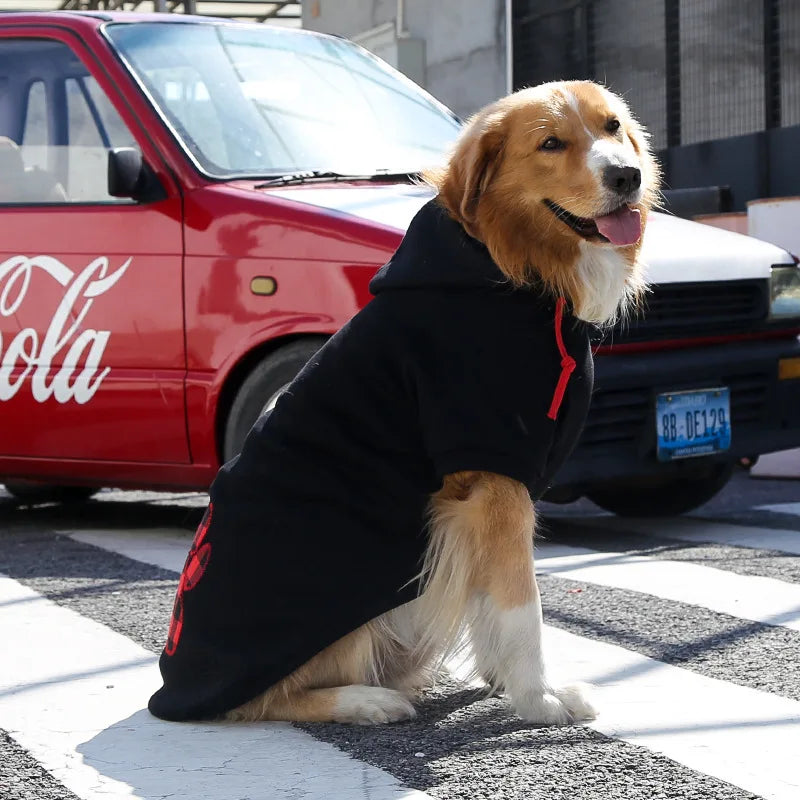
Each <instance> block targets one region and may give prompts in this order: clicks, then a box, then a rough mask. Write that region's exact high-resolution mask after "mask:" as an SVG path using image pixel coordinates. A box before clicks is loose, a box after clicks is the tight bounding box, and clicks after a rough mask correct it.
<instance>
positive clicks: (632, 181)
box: [603, 167, 642, 196]
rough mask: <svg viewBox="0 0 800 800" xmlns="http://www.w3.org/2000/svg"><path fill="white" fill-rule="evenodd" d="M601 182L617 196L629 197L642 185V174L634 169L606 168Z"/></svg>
mask: <svg viewBox="0 0 800 800" xmlns="http://www.w3.org/2000/svg"><path fill="white" fill-rule="evenodd" d="M603 182H604V183H605V185H606V186H607V187H608V188H609V189H611V191H612V192H616V193H617V194H619V195H623V196H625V195H629V194H631V193H632V192H635V191H636V190H637V189H638V188H639V187H640V186H641V185H642V173H641V172H640V171H639V170H638V169H637V168H636V167H606V169H605V171H604V172H603Z"/></svg>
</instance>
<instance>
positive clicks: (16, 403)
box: [0, 12, 800, 513]
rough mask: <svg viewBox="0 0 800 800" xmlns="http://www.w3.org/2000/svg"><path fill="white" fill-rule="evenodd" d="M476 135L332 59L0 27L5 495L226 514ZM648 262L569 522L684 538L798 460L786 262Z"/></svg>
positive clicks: (652, 248) (663, 251)
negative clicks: (312, 374) (226, 505)
mask: <svg viewBox="0 0 800 800" xmlns="http://www.w3.org/2000/svg"><path fill="white" fill-rule="evenodd" d="M458 129H459V121H458V120H457V119H456V118H455V117H454V116H453V114H452V113H450V112H449V111H448V110H447V109H446V108H445V107H444V106H442V105H441V104H440V103H438V102H437V101H436V100H434V99H433V98H432V97H430V96H429V95H428V94H426V93H425V92H423V91H422V90H421V89H420V88H419V87H417V86H416V85H414V84H413V83H412V82H410V81H408V80H407V79H405V78H404V77H402V76H401V75H400V74H399V73H397V72H395V71H394V70H392V69H391V68H389V67H388V66H387V65H385V64H384V63H383V62H381V61H380V60H379V59H377V58H375V57H374V56H372V55H370V54H368V53H367V52H366V51H365V50H363V49H361V48H359V47H357V46H356V45H353V44H351V43H349V42H347V41H345V40H343V39H340V38H337V37H330V36H323V35H318V34H314V33H309V32H304V31H294V30H286V29H281V28H275V27H268V26H258V25H246V24H239V23H225V22H222V21H215V20H210V19H206V18H193V17H184V16H180V17H178V16H173V15H150V16H146V15H134V14H129V13H126V14H100V13H98V14H89V13H71V12H51V13H41V14H5V15H2V16H0V481H3V482H4V483H5V485H6V487H7V489H9V490H10V491H11V492H12V493H13V494H16V495H19V496H21V497H31V496H39V497H43V496H45V495H50V496H53V495H57V496H60V497H62V498H67V497H72V498H76V497H86V496H88V495H89V494H91V492H92V491H94V490H95V489H97V488H99V487H102V486H124V487H149V488H163V489H183V488H188V489H205V488H207V487H208V485H209V483H210V481H211V480H212V479H213V477H214V475H215V474H216V471H217V469H218V467H219V466H220V464H221V463H222V462H223V461H224V460H226V459H228V458H230V457H231V456H233V455H234V454H235V453H236V452H237V451H238V448H239V446H240V445H241V442H242V440H243V438H244V436H245V434H246V432H247V430H248V429H249V428H250V426H251V424H252V423H253V421H254V420H255V418H256V417H257V416H258V414H260V413H261V412H262V410H263V409H265V408H269V406H270V404H271V403H273V402H274V400H275V398H276V397H277V395H278V394H279V393H280V392H281V391H282V390H283V388H284V387H285V386H286V385H288V384H289V383H290V381H291V380H292V378H293V377H294V376H295V374H296V373H297V372H298V370H299V369H300V368H301V366H302V365H303V364H304V362H305V361H306V360H307V359H308V357H309V356H310V355H311V354H312V352H313V351H314V350H315V348H317V347H318V346H319V344H320V343H321V342H322V341H324V339H325V337H327V336H328V335H330V334H331V333H333V332H334V331H336V330H337V329H338V328H339V327H340V326H341V325H342V324H343V323H344V322H345V321H346V320H347V319H349V318H350V317H351V316H352V315H353V314H355V313H356V312H357V311H358V310H359V309H360V308H361V307H363V306H364V305H365V304H366V303H367V302H369V300H370V295H369V292H368V288H367V284H368V282H369V280H370V278H371V276H372V275H373V273H374V271H375V269H376V268H377V267H378V266H380V265H381V264H382V263H383V262H384V261H385V260H386V259H387V257H388V256H389V255H390V254H391V253H392V251H393V250H394V249H395V247H396V246H397V244H398V243H399V241H400V239H401V237H402V234H403V231H404V230H405V227H406V225H407V224H408V222H409V220H410V219H411V217H412V216H413V214H414V213H415V212H416V210H417V209H418V208H419V207H420V206H421V205H422V204H423V203H424V202H425V201H426V200H427V199H428V198H429V196H430V193H429V191H428V190H427V189H424V188H420V187H418V186H415V185H414V184H413V182H412V181H411V180H409V178H408V176H409V174H413V173H416V172H417V171H418V170H419V169H420V168H421V167H424V166H427V165H430V164H433V163H436V162H437V161H439V160H440V159H441V157H442V154H443V153H444V152H445V150H446V148H447V146H448V145H449V143H450V142H451V141H452V140H453V138H454V137H455V135H456V134H457V132H458ZM645 249H646V251H647V252H648V253H649V254H650V258H649V260H650V262H651V279H652V280H653V281H654V283H655V288H654V292H653V294H652V296H651V301H650V311H649V313H648V314H647V315H646V316H645V317H644V318H643V319H640V320H637V321H634V322H633V323H631V324H629V325H628V326H627V327H626V328H624V329H620V330H619V331H617V332H616V333H615V334H614V336H612V337H609V341H613V347H612V348H611V349H610V350H609V347H608V343H606V344H605V345H603V347H601V349H600V353H599V357H598V359H597V394H596V398H595V402H594V404H593V408H592V411H591V413H590V418H589V421H588V424H587V428H586V433H585V435H584V438H583V440H582V442H581V445H580V446H579V447H578V449H577V451H576V453H575V455H574V456H573V458H572V459H571V461H570V462H569V464H568V465H567V466H566V467H565V469H564V470H563V471H562V474H561V475H559V478H558V484H557V485H556V486H555V487H554V488H553V491H552V492H551V494H550V497H551V498H552V499H556V500H570V499H573V498H575V497H578V496H580V495H581V494H584V493H586V494H589V496H591V497H592V498H593V499H595V500H597V501H598V502H601V503H602V504H604V505H605V506H606V507H608V508H611V509H613V510H616V511H619V512H620V513H640V512H642V511H647V512H649V513H670V512H674V511H682V510H685V509H687V508H691V507H693V506H695V505H697V504H698V503H700V502H702V501H703V500H705V499H707V498H708V497H710V496H711V495H712V494H713V493H714V492H715V491H717V490H718V489H719V488H720V487H721V486H722V485H724V483H725V480H727V477H728V476H729V475H730V470H731V467H732V464H734V463H735V462H736V461H737V460H738V459H739V458H740V457H741V456H749V457H754V456H757V455H758V454H759V453H763V452H768V451H771V450H778V449H784V448H786V447H790V446H797V445H800V379H799V378H798V376H800V369H799V368H798V367H799V366H800V346H798V341H797V333H798V331H799V330H800V288H799V287H800V280H798V270H797V269H796V267H795V265H794V262H793V260H792V258H791V257H790V256H789V254H787V253H785V252H784V251H782V250H780V249H778V248H775V247H771V246H770V245H766V244H764V243H759V242H756V241H755V240H751V239H746V238H745V237H737V236H735V235H734V234H729V233H726V232H722V231H717V230H713V229H710V228H704V227H702V226H699V225H696V224H693V223H689V222H685V221H682V220H676V219H670V218H666V217H659V216H658V215H657V216H656V219H654V221H653V223H652V224H651V226H650V230H649V232H648V239H647V241H646V243H645ZM678 395H680V398H679V400H680V402H679V403H678V405H680V409H681V410H680V413H678V414H677V416H676V415H675V414H672V416H670V408H671V407H669V406H668V405H665V404H669V403H671V402H672V401H673V398H674V397H675V396H678ZM675 408H677V406H675ZM701 408H707V409H708V410H709V413H708V415H707V416H706V417H705V418H704V420H705V422H704V427H703V428H702V429H700V427H699V426H698V425H697V424H696V423H697V420H698V419H699V418H698V417H697V413H698V412H699V410H700V409H701ZM712 409H713V420H714V422H713V424H712V423H710V422H709V420H711V419H712V415H711V410H712ZM684 412H685V413H684ZM693 420H694V421H693ZM634 485H635V486H636V489H637V491H636V492H631V491H630V488H631V486H634ZM631 498H633V499H631Z"/></svg>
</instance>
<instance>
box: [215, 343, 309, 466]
mask: <svg viewBox="0 0 800 800" xmlns="http://www.w3.org/2000/svg"><path fill="white" fill-rule="evenodd" d="M323 344H325V339H319V338H314V339H302V340H300V341H297V342H292V344H288V345H286V347H281V349H280V350H276V351H275V352H274V353H271V354H270V355H268V356H267V357H266V358H265V359H264V360H263V361H261V362H260V363H259V364H257V365H256V367H255V368H254V369H253V371H252V372H251V373H250V374H249V375H248V376H247V377H246V378H245V380H244V382H243V383H242V385H241V386H240V387H239V391H238V392H237V393H236V397H235V398H234V401H233V405H232V406H231V410H230V413H229V414H228V419H227V420H226V422H225V432H224V437H223V448H222V454H223V458H224V460H225V461H230V460H231V459H232V458H233V457H234V456H235V455H237V454H238V453H239V452H240V451H241V449H242V445H243V444H244V440H245V438H246V437H247V434H248V433H249V432H250V428H252V427H253V424H254V423H255V421H256V420H257V419H258V418H259V417H260V416H261V414H263V413H264V412H265V411H269V410H270V409H272V407H273V406H274V405H275V403H276V401H277V400H278V398H279V397H280V396H281V394H283V392H284V391H285V390H286V387H287V386H288V385H289V384H290V383H291V382H292V381H293V380H294V378H295V376H296V375H297V373H298V372H300V370H301V369H302V368H303V367H304V366H305V364H306V362H307V361H308V360H309V359H310V358H311V356H313V355H314V353H316V352H317V350H319V349H320V347H322V345H323Z"/></svg>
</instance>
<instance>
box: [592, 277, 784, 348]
mask: <svg viewBox="0 0 800 800" xmlns="http://www.w3.org/2000/svg"><path fill="white" fill-rule="evenodd" d="M768 311H769V297H768V285H767V281H766V280H741V281H713V282H709V283H670V284H658V285H656V286H654V287H653V289H652V291H651V292H649V293H648V294H647V296H646V298H645V306H644V308H643V309H642V310H641V311H639V312H637V313H635V314H633V315H632V316H631V318H630V319H629V320H626V321H624V322H622V323H620V324H619V325H617V326H616V327H615V328H614V330H613V332H611V333H610V334H608V335H607V336H606V337H605V339H604V341H603V344H604V345H607V344H614V343H620V344H621V343H623V342H638V341H642V340H653V339H656V340H657V339H672V338H676V339H684V338H689V337H694V336H715V335H719V334H725V333H746V332H748V331H751V330H752V329H753V326H754V325H756V324H758V323H759V322H762V321H764V320H765V319H766V317H767V313H768Z"/></svg>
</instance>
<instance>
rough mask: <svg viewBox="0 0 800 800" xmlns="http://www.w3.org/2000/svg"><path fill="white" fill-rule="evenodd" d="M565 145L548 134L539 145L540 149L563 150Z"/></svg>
mask: <svg viewBox="0 0 800 800" xmlns="http://www.w3.org/2000/svg"><path fill="white" fill-rule="evenodd" d="M565 147H566V145H565V144H564V142H562V141H561V139H558V138H556V137H555V136H548V137H547V138H546V139H545V140H544V141H543V142H542V143H541V145H540V146H539V149H540V150H563V149H564V148H565Z"/></svg>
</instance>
